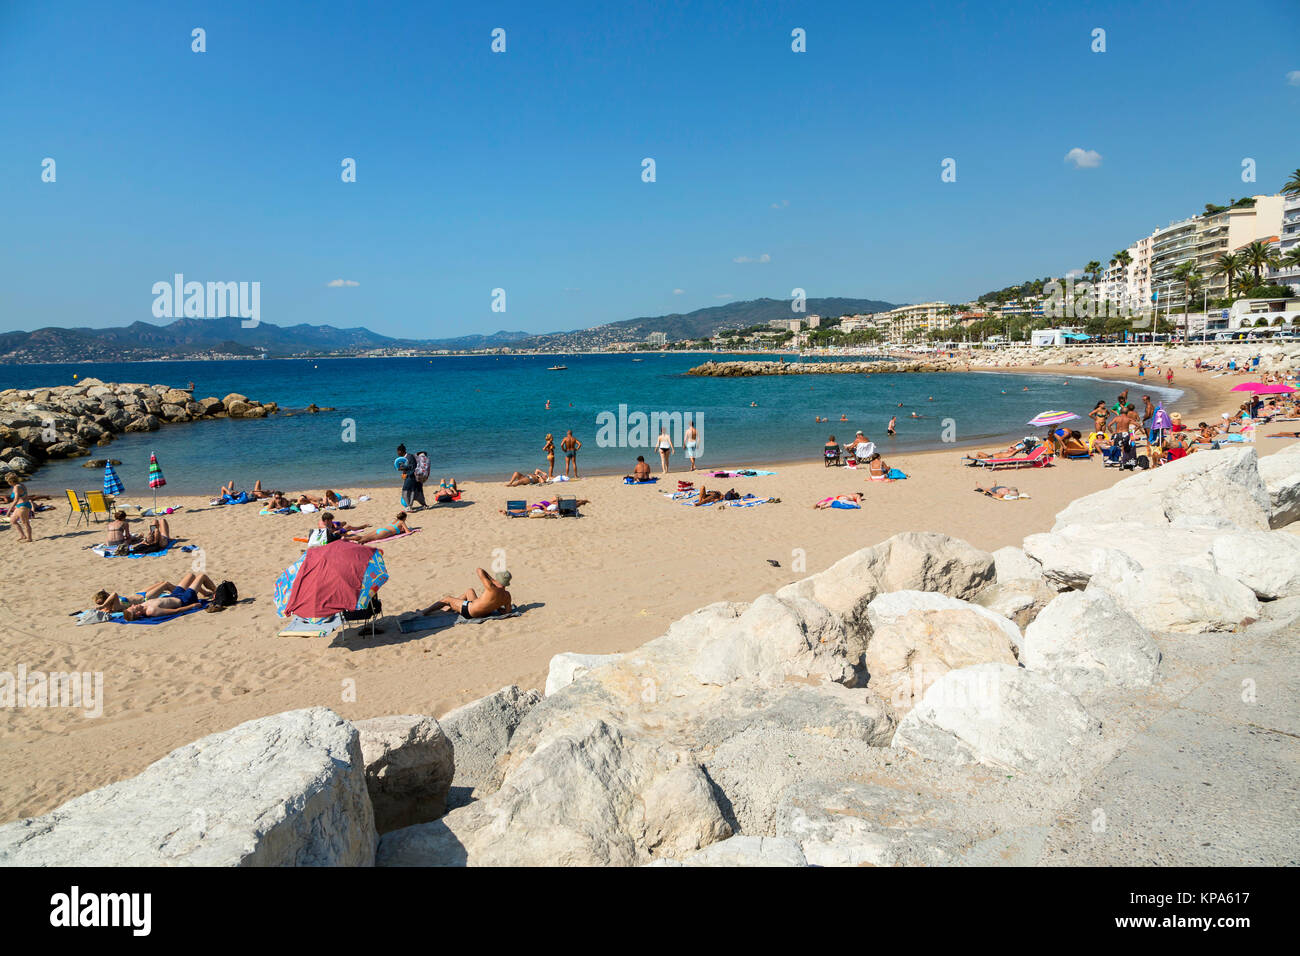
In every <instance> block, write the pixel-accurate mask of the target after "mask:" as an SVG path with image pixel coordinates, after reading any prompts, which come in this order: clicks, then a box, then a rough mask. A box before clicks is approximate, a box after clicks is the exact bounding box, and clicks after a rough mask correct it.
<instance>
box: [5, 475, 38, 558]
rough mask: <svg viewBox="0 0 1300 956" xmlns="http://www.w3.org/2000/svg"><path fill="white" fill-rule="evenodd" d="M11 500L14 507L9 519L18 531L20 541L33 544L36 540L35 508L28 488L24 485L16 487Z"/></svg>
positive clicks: (10, 511)
mask: <svg viewBox="0 0 1300 956" xmlns="http://www.w3.org/2000/svg"><path fill="white" fill-rule="evenodd" d="M9 500H10V501H12V502H13V507H12V508H10V509H9V518H10V521H11V522H12V523H13V526H14V527H15V528H17V529H18V540H19V541H22V542H24V543H26V544H31V543H32V541H34V540H35V539H34V538H33V537H32V513H33V512H34V510H35V508H34V506H33V505H32V499H31V498H30V497H29V496H28V494H27V486H26V485H24V484H17V485H14V490H13V494H12V495H11V496H10V498H9Z"/></svg>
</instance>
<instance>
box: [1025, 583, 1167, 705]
mask: <svg viewBox="0 0 1300 956" xmlns="http://www.w3.org/2000/svg"><path fill="white" fill-rule="evenodd" d="M1020 660H1021V662H1022V663H1023V664H1024V665H1025V667H1027V668H1028V669H1030V670H1031V671H1042V672H1043V673H1044V674H1046V675H1047V676H1048V677H1050V678H1051V679H1052V680H1053V681H1055V682H1056V683H1057V684H1060V685H1061V686H1062V687H1064V688H1065V689H1066V690H1068V691H1070V692H1071V693H1073V694H1083V693H1087V692H1089V691H1096V690H1101V689H1103V688H1105V687H1112V686H1114V687H1146V686H1149V685H1150V684H1151V683H1152V682H1153V681H1154V680H1155V676H1156V671H1157V670H1158V669H1159V666H1160V649H1159V648H1158V647H1156V643H1155V641H1153V640H1152V639H1151V635H1150V634H1148V633H1147V631H1146V628H1144V627H1143V626H1142V625H1141V624H1139V623H1138V621H1137V619H1136V618H1134V617H1133V616H1132V615H1131V614H1129V613H1128V612H1127V611H1125V610H1124V609H1123V608H1121V607H1120V606H1119V604H1118V603H1116V601H1115V599H1114V598H1113V597H1111V595H1110V594H1109V593H1107V592H1106V591H1102V590H1099V589H1096V590H1094V589H1089V590H1087V591H1067V592H1066V593H1064V594H1061V595H1059V596H1058V597H1057V598H1056V599H1055V600H1053V601H1052V603H1051V604H1049V605H1047V607H1045V608H1044V609H1043V610H1042V611H1041V612H1040V613H1039V615H1038V617H1037V618H1035V619H1034V622H1033V623H1032V624H1030V625H1029V626H1028V627H1027V628H1025V636H1024V641H1023V642H1022V644H1021V647H1020Z"/></svg>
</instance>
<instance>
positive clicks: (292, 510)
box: [258, 505, 315, 515]
mask: <svg viewBox="0 0 1300 956" xmlns="http://www.w3.org/2000/svg"><path fill="white" fill-rule="evenodd" d="M313 510H315V509H313ZM298 513H299V512H298V506H297V505H290V506H289V507H287V508H277V509H275V510H274V511H273V510H271V509H269V508H263V509H262V510H261V511H259V512H258V514H259V515H295V514H298Z"/></svg>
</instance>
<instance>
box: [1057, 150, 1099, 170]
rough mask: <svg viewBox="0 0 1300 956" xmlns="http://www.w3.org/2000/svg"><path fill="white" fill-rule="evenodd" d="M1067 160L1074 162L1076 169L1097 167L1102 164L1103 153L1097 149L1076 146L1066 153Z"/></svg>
mask: <svg viewBox="0 0 1300 956" xmlns="http://www.w3.org/2000/svg"><path fill="white" fill-rule="evenodd" d="M1065 161H1066V162H1067V163H1073V164H1074V168H1075V169H1096V168H1097V167H1098V166H1100V165H1101V153H1099V152H1097V151H1096V150H1095V149H1080V148H1079V147H1078V146H1076V147H1074V149H1072V150H1070V151H1069V152H1068V153H1066V154H1065Z"/></svg>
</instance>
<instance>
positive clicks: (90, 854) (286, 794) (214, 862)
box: [0, 707, 376, 867]
mask: <svg viewBox="0 0 1300 956" xmlns="http://www.w3.org/2000/svg"><path fill="white" fill-rule="evenodd" d="M375 846H376V834H375V821H374V814H373V812H372V810H371V806H370V796H369V794H368V793H367V792H366V776H365V765H364V764H363V762H362V757H361V744H360V740H359V737H358V734H357V731H356V729H355V728H354V727H353V726H352V725H351V724H350V723H348V722H347V721H346V720H344V719H343V718H342V717H340V716H339V715H338V714H336V713H334V711H332V710H329V709H327V708H324V707H312V708H310V709H308V710H294V711H290V712H288V713H284V714H276V715H275V716H273V717H263V718H261V719H259V720H250V721H249V722H247V723H244V724H240V725H239V726H238V727H235V728H233V729H231V730H226V731H222V732H221V733H217V734H212V735H210V736H208V737H204V738H203V739H202V740H198V741H195V742H194V743H192V744H189V745H187V746H185V747H181V748H180V749H179V750H174V751H172V752H171V753H170V754H168V755H167V756H166V757H163V758H162V759H161V760H159V761H158V762H157V763H154V764H151V765H150V766H149V767H147V768H145V770H144V771H143V772H142V773H140V774H139V775H138V776H135V777H132V778H130V779H129V780H123V781H121V782H120V783H114V784H110V785H109V786H107V787H101V788H100V789H98V790H92V791H91V792H90V793H86V794H83V795H81V796H80V797H77V798H75V799H74V800H70V801H68V802H67V803H65V804H64V805H63V806H61V807H59V808H58V809H57V810H54V811H53V812H51V813H47V814H45V815H44V816H41V817H34V818H31V819H28V820H20V821H18V822H17V823H11V824H9V825H8V826H4V827H0V865H6V866H76V867H86V866H370V865H371V864H372V863H373V862H374V858H375Z"/></svg>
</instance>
